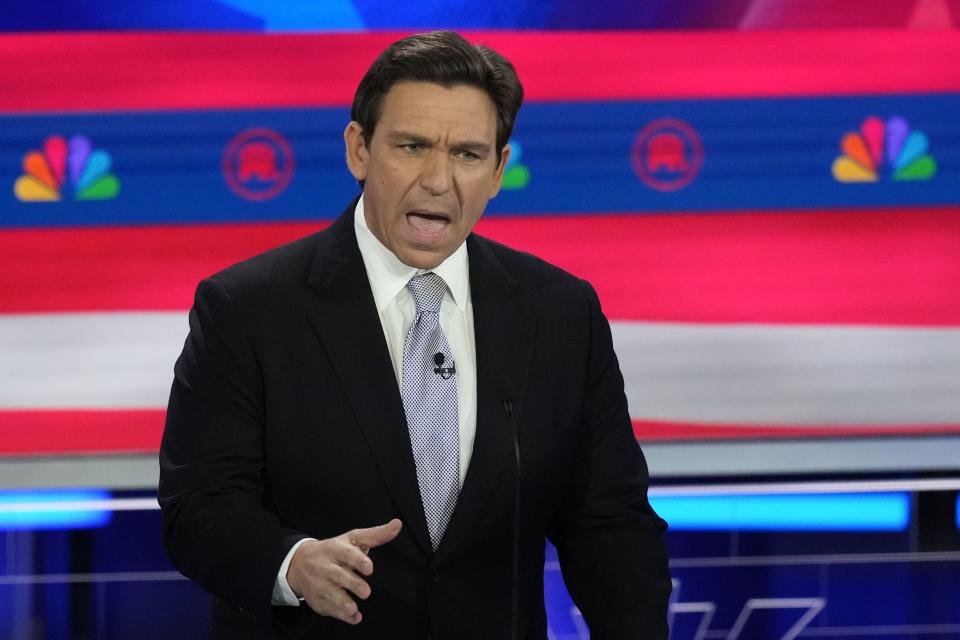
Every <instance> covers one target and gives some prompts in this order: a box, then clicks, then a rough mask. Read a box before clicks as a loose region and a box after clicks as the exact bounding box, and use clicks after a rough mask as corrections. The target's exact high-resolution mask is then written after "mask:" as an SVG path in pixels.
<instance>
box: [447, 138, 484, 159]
mask: <svg viewBox="0 0 960 640" xmlns="http://www.w3.org/2000/svg"><path fill="white" fill-rule="evenodd" d="M453 148H454V149H457V150H458V151H470V152H471V153H475V154H477V155H478V156H485V155H488V154H489V153H490V150H491V149H492V148H493V147H492V146H491V145H489V144H487V143H486V142H475V141H473V140H466V141H464V142H458V143H455V144H454V145H453Z"/></svg>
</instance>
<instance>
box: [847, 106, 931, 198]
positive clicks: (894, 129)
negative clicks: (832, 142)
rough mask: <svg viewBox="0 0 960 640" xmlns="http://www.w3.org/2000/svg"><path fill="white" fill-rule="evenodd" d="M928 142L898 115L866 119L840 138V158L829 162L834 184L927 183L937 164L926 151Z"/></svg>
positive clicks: (920, 132) (923, 134) (923, 135)
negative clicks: (855, 128)
mask: <svg viewBox="0 0 960 640" xmlns="http://www.w3.org/2000/svg"><path fill="white" fill-rule="evenodd" d="M929 148H930V141H929V140H928V139H927V135H926V134H925V133H924V132H922V131H911V130H910V124H909V123H908V122H907V121H906V120H905V119H904V118H901V117H900V116H894V117H892V118H890V119H889V120H887V121H886V122H884V121H883V120H881V119H880V118H878V117H876V116H870V117H869V118H867V119H866V120H864V121H863V124H862V125H860V131H859V132H857V131H851V132H850V133H848V134H847V135H845V136H843V140H841V142H840V149H841V150H842V151H843V155H841V156H840V157H838V158H837V159H836V160H834V161H833V177H834V178H836V180H837V181H838V182H878V181H880V179H881V177H882V176H885V175H886V176H889V177H890V178H892V179H893V180H930V179H931V178H933V176H934V175H935V174H936V173H937V161H936V160H935V159H934V158H933V156H931V155H929V154H928V153H927V152H928V151H929Z"/></svg>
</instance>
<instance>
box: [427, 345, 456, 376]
mask: <svg viewBox="0 0 960 640" xmlns="http://www.w3.org/2000/svg"><path fill="white" fill-rule="evenodd" d="M446 361H447V357H446V356H445V355H443V352H441V351H438V352H436V353H435V354H433V364H435V365H436V366H435V367H434V368H433V372H434V373H435V374H437V375H438V376H440V377H441V378H443V379H444V380H449V379H450V378H452V377H453V375H454V374H455V373H456V372H457V363H456V362H454V361H453V360H451V361H450V366H449V367H445V366H443V363H444V362H446Z"/></svg>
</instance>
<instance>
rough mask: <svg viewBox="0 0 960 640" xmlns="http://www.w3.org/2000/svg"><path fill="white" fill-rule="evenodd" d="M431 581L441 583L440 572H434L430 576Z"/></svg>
mask: <svg viewBox="0 0 960 640" xmlns="http://www.w3.org/2000/svg"><path fill="white" fill-rule="evenodd" d="M430 582H432V583H433V584H437V583H439V582H440V574H439V573H435V574H433V575H432V576H430Z"/></svg>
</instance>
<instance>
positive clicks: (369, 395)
mask: <svg viewBox="0 0 960 640" xmlns="http://www.w3.org/2000/svg"><path fill="white" fill-rule="evenodd" d="M353 209H354V205H351V206H350V207H349V208H348V209H347V211H345V212H344V214H343V215H341V216H340V218H339V219H338V220H337V221H336V222H335V223H334V224H333V225H332V226H331V227H330V228H329V230H328V231H327V233H325V234H322V236H321V239H320V244H319V246H318V249H317V257H316V259H315V261H314V265H313V268H312V270H311V273H310V277H309V283H310V285H311V286H312V287H313V288H314V289H315V290H316V291H317V292H318V294H319V295H318V296H317V298H316V304H315V305H313V308H311V309H309V310H308V315H309V318H310V322H311V324H312V325H313V328H314V330H315V331H316V333H317V336H318V337H319V339H320V342H321V343H322V345H323V348H324V350H325V351H326V353H327V356H328V357H329V358H330V362H331V364H332V365H333V369H334V370H335V371H336V372H337V376H338V377H339V379H340V384H341V386H342V388H343V390H344V392H345V393H346V395H347V398H348V400H349V402H350V405H351V408H352V409H353V413H354V416H355V417H356V419H357V423H358V424H359V425H360V429H361V431H362V432H363V436H364V438H365V439H366V441H367V444H368V446H369V447H370V450H371V452H372V454H373V457H374V459H375V460H376V462H377V465H378V467H379V469H380V473H381V476H382V480H383V484H384V486H385V487H386V489H387V491H389V492H390V494H391V495H392V496H393V499H394V501H395V502H396V504H397V507H398V509H399V511H400V513H401V517H402V519H403V523H404V526H405V527H407V528H409V529H410V530H411V531H412V533H413V536H414V538H415V539H416V540H417V542H418V543H419V544H420V546H421V547H422V548H423V550H424V552H425V553H427V554H428V555H429V554H430V553H431V545H430V537H429V535H428V533H427V524H426V518H425V516H424V514H423V505H422V503H421V500H420V490H419V486H418V484H417V473H416V467H415V463H414V461H413V452H412V450H411V447H410V436H409V434H408V432H407V428H406V424H407V423H406V417H405V414H404V411H403V402H402V400H401V398H400V393H399V390H398V387H397V379H396V376H395V375H394V372H393V366H392V364H391V363H390V357H389V352H388V350H387V343H386V340H385V338H384V336H383V328H382V327H381V325H380V319H379V316H378V314H377V308H376V304H375V303H374V300H373V294H372V293H371V291H370V283H369V280H368V279H367V274H366V270H365V269H364V267H363V259H362V257H361V256H360V250H359V248H358V247H357V240H356V236H355V234H354V229H353Z"/></svg>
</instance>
